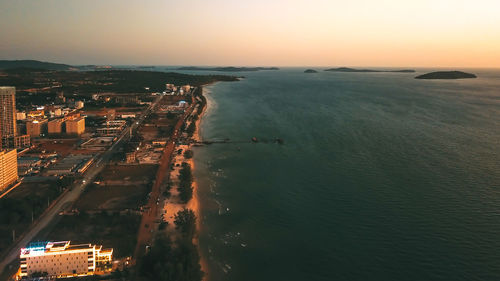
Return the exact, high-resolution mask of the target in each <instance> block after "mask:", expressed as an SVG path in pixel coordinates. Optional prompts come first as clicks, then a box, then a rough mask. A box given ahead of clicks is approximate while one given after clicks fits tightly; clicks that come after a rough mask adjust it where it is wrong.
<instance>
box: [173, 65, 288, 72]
mask: <svg viewBox="0 0 500 281" xmlns="http://www.w3.org/2000/svg"><path fill="white" fill-rule="evenodd" d="M177 70H196V71H225V72H240V71H260V70H279V68H277V67H233V66H225V67H198V66H183V67H179V68H177Z"/></svg>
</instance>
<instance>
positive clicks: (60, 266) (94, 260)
mask: <svg viewBox="0 0 500 281" xmlns="http://www.w3.org/2000/svg"><path fill="white" fill-rule="evenodd" d="M112 255H113V249H106V250H103V249H102V246H97V245H91V244H81V245H70V241H61V242H37V243H31V244H30V245H29V246H28V247H26V248H22V249H21V255H20V260H21V261H20V269H21V274H20V277H27V276H32V275H33V274H34V273H38V274H44V273H47V275H48V276H50V277H71V276H83V275H93V274H95V273H96V272H101V271H108V270H109V268H110V266H111V261H112Z"/></svg>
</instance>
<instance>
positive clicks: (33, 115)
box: [28, 109, 45, 118]
mask: <svg viewBox="0 0 500 281" xmlns="http://www.w3.org/2000/svg"><path fill="white" fill-rule="evenodd" d="M28 117H31V118H43V117H45V110H44V109H37V110H31V111H30V112H28Z"/></svg>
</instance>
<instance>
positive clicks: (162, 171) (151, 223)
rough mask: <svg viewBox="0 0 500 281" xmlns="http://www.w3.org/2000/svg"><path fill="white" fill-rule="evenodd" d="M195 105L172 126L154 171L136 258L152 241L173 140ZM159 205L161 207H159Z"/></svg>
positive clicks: (135, 253) (138, 237) (168, 173)
mask: <svg viewBox="0 0 500 281" xmlns="http://www.w3.org/2000/svg"><path fill="white" fill-rule="evenodd" d="M194 107H195V103H192V104H191V106H190V107H189V108H188V109H187V110H186V111H185V112H184V114H183V115H182V117H181V118H180V119H179V121H177V124H175V128H174V134H173V136H172V139H171V140H170V141H169V142H168V143H167V146H166V147H165V149H164V150H163V154H162V157H161V160H160V166H159V167H158V171H157V172H156V178H155V182H154V184H153V187H152V189H151V196H150V198H149V201H148V204H147V205H146V206H147V207H149V209H148V208H145V210H147V211H144V212H143V214H142V219H141V224H140V226H139V231H138V234H137V245H136V248H135V252H134V258H135V259H136V260H137V259H138V258H139V257H141V256H142V255H143V254H144V252H145V249H146V246H147V245H151V243H152V241H153V233H154V232H155V231H156V230H157V229H155V227H156V223H155V221H156V220H158V219H159V217H160V212H159V210H161V207H163V202H159V204H157V202H158V201H159V199H160V197H161V196H160V195H161V186H162V183H163V182H164V180H165V176H166V177H168V176H169V175H170V163H171V160H172V154H173V153H174V149H175V142H176V141H177V138H178V137H179V134H180V128H181V126H182V124H183V123H184V122H185V120H186V118H187V117H188V116H189V115H190V114H191V112H192V111H193V109H194ZM160 206H161V207H160Z"/></svg>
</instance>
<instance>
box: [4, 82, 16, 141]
mask: <svg viewBox="0 0 500 281" xmlns="http://www.w3.org/2000/svg"><path fill="white" fill-rule="evenodd" d="M16 128H17V126H16V88H14V87H0V135H1V136H2V137H10V136H16V135H17V129H16Z"/></svg>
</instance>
